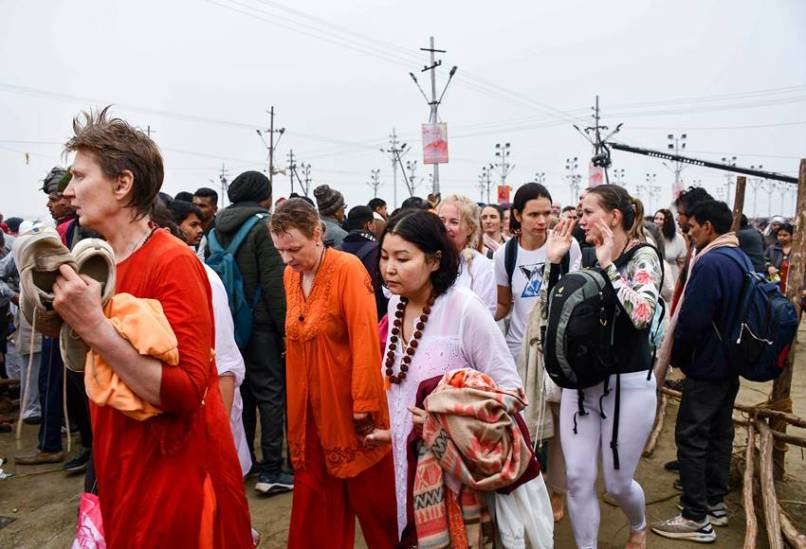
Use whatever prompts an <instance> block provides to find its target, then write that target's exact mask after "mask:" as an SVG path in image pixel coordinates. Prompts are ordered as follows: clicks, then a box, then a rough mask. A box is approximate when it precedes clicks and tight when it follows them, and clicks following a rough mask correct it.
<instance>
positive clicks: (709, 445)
mask: <svg viewBox="0 0 806 549" xmlns="http://www.w3.org/2000/svg"><path fill="white" fill-rule="evenodd" d="M731 222H732V215H731V211H730V209H729V208H728V206H727V205H726V204H725V203H724V202H717V201H715V200H707V201H704V202H701V203H699V204H697V205H696V206H694V208H692V210H691V211H690V212H689V219H688V223H689V233H688V234H689V236H690V237H691V239H692V241H693V244H694V246H695V248H696V249H697V255H696V257H695V259H694V264H693V267H692V269H691V274H690V276H689V279H688V282H687V284H686V287H685V290H684V292H683V297H682V299H681V303H680V305H679V308H680V310H679V314H678V317H677V324H676V326H675V327H674V332H673V337H674V347H673V349H672V362H673V363H674V364H675V365H676V366H678V367H680V368H681V369H682V371H683V373H685V374H686V379H685V380H684V382H683V398H682V400H681V402H680V410H679V412H678V416H677V425H676V429H675V439H676V443H677V458H678V461H679V462H680V482H681V484H682V488H683V495H682V497H681V498H680V503H679V505H678V507H680V509H681V510H682V514H681V515H678V516H676V517H674V518H672V519H669V520H665V521H662V522H658V523H655V524H653V525H652V530H653V531H654V532H655V533H657V534H660V535H662V536H664V537H669V538H675V539H686V540H689V541H697V542H701V543H709V542H713V541H714V540H716V533H715V532H714V528H713V525H717V526H723V525H726V524H727V523H728V514H727V510H726V508H725V504H724V503H723V498H724V496H725V494H727V492H728V473H729V470H730V457H731V451H732V448H733V421H732V413H733V403H734V401H735V400H736V394H737V392H738V391H739V378H738V375H737V374H736V372H735V370H734V369H733V368H732V366H731V364H729V363H728V361H727V359H726V357H725V353H724V351H723V344H722V342H721V335H720V334H724V333H728V332H729V330H730V326H731V323H732V322H733V319H734V317H735V311H736V308H737V307H738V303H739V299H740V297H741V292H742V288H743V285H744V279H745V271H744V270H743V269H742V268H741V267H739V265H738V264H737V263H736V262H735V261H734V259H732V258H731V257H730V256H735V257H736V258H737V259H739V261H740V262H741V264H745V262H746V261H747V258H746V256H744V252H742V251H741V250H740V249H739V247H738V245H739V242H738V239H737V237H736V235H735V233H733V232H730V226H731Z"/></svg>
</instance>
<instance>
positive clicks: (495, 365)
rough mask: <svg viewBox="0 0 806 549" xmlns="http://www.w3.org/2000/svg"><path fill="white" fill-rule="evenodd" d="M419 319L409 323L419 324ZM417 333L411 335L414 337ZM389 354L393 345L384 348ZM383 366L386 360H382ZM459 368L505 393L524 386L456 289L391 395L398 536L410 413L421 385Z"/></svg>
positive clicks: (469, 298) (499, 340)
mask: <svg viewBox="0 0 806 549" xmlns="http://www.w3.org/2000/svg"><path fill="white" fill-rule="evenodd" d="M399 302H400V297H399V296H393V297H392V299H391V300H390V301H389V318H390V319H394V318H395V311H396V310H397V304H398V303H399ZM417 320H418V318H416V317H415V318H407V319H406V321H407V322H409V323H410V324H412V325H413V324H415V323H416V322H417ZM411 333H414V330H413V329H412V332H411ZM386 345H387V349H386V351H384V357H386V352H388V346H389V342H388V341H387V343H386ZM402 356H403V355H402V350H401V345H398V346H397V349H396V352H395V364H394V366H393V369H394V371H395V373H397V372H399V371H400V359H401V358H402ZM384 362H385V360H384ZM382 368H383V369H384V370H385V366H382ZM457 368H473V369H475V370H479V371H480V372H484V373H486V374H488V375H489V376H490V377H492V378H493V380H494V381H495V382H496V383H497V384H498V385H499V386H500V387H502V388H506V389H515V388H518V387H521V386H522V382H521V379H520V377H519V376H518V372H517V370H516V369H515V363H514V361H513V360H512V355H511V354H510V352H509V349H508V348H507V344H506V342H505V341H504V336H503V334H501V330H500V329H499V328H498V325H497V324H496V323H495V320H493V317H492V316H491V315H490V312H489V311H488V310H487V308H486V307H485V305H484V304H483V303H482V301H481V299H479V297H478V296H477V295H476V294H475V293H473V292H472V291H471V290H469V289H467V288H463V287H458V286H454V287H452V288H451V289H449V290H448V291H447V292H446V293H445V294H443V295H441V296H439V297H438V298H437V299H436V301H435V303H434V306H433V307H432V308H431V314H430V315H429V317H428V322H427V323H426V325H425V330H424V331H423V335H422V338H421V339H420V341H419V344H418V346H417V352H416V353H415V354H414V358H413V359H412V362H411V366H410V367H409V371H408V372H407V373H406V379H405V380H404V381H403V383H400V384H392V386H391V388H390V389H389V391H388V392H387V400H388V402H389V417H390V420H391V430H392V456H393V458H394V463H395V493H396V496H397V530H398V535H400V534H401V533H402V532H403V528H404V527H405V526H406V479H407V478H408V462H407V460H406V439H408V436H409V433H410V432H411V428H412V421H411V412H409V410H408V408H407V406H413V405H414V404H415V400H416V397H417V388H418V387H419V385H420V382H422V381H424V380H426V379H429V378H432V377H434V376H438V375H442V374H444V373H446V372H448V371H450V370H455V369H457Z"/></svg>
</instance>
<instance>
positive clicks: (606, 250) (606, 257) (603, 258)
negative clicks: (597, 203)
mask: <svg viewBox="0 0 806 549" xmlns="http://www.w3.org/2000/svg"><path fill="white" fill-rule="evenodd" d="M596 228H597V229H599V234H600V235H601V237H600V238H598V239H596V243H595V244H596V260H597V261H599V266H600V267H601V268H602V269H604V268H606V267H607V266H608V265H610V264H611V263H613V249H614V248H615V247H616V241H615V238H614V237H613V231H612V230H611V229H610V227H608V226H607V224H606V223H605V222H604V221H601V220H600V221H599V222H598V223H597V224H596Z"/></svg>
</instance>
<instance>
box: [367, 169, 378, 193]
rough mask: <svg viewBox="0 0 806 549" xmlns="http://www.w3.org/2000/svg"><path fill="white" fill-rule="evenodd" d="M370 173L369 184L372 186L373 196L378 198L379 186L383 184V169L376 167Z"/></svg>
mask: <svg viewBox="0 0 806 549" xmlns="http://www.w3.org/2000/svg"><path fill="white" fill-rule="evenodd" d="M369 173H370V176H369V181H368V182H367V185H369V186H370V188H372V198H378V187H380V186H381V170H380V169H377V168H376V169H374V170H370V172H369Z"/></svg>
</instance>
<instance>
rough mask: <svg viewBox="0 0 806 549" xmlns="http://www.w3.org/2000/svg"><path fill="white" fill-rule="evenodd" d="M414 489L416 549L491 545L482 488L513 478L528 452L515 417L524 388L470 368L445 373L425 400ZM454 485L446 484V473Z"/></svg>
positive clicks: (492, 487) (524, 465)
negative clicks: (509, 387)
mask: <svg viewBox="0 0 806 549" xmlns="http://www.w3.org/2000/svg"><path fill="white" fill-rule="evenodd" d="M424 405H425V409H426V411H427V412H429V415H428V419H427V420H426V422H425V425H424V426H423V444H422V445H421V447H420V451H419V455H418V459H417V468H416V473H415V478H414V487H413V507H414V523H415V526H416V530H417V542H418V545H419V547H421V548H430V547H491V546H492V540H493V535H492V534H493V532H492V525H491V523H490V517H489V513H488V512H487V510H486V508H485V506H484V499H483V497H482V494H481V493H480V492H489V491H495V490H498V489H500V488H504V487H506V486H509V485H512V484H513V483H515V482H516V481H518V480H519V479H520V478H521V476H522V475H523V473H524V472H525V471H526V470H527V468H529V467H530V465H532V462H533V461H534V456H533V454H532V452H531V449H530V448H529V444H528V442H527V441H526V439H525V438H524V435H523V433H522V431H521V429H520V427H519V425H518V423H517V421H516V420H515V419H514V416H515V415H516V414H518V413H519V412H520V411H521V410H522V409H523V408H524V407H526V397H525V396H524V394H523V390H522V389H518V390H517V391H504V390H501V389H498V387H497V386H496V384H495V382H494V381H493V380H492V379H491V378H490V377H489V376H487V375H486V374H483V373H481V372H478V371H476V370H472V369H460V370H453V371H451V372H448V373H447V374H445V375H444V376H443V378H442V380H441V381H440V382H439V384H438V385H437V387H436V388H435V389H434V391H433V392H432V393H431V394H430V395H429V396H428V397H427V398H426V399H425V401H424ZM445 472H448V473H449V474H450V475H449V476H450V477H453V478H454V479H455V480H457V481H458V482H459V483H460V488H459V490H458V492H457V491H456V490H452V489H451V487H450V485H449V484H448V483H447V482H446V481H447V477H446V475H445V474H444V473H445Z"/></svg>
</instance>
